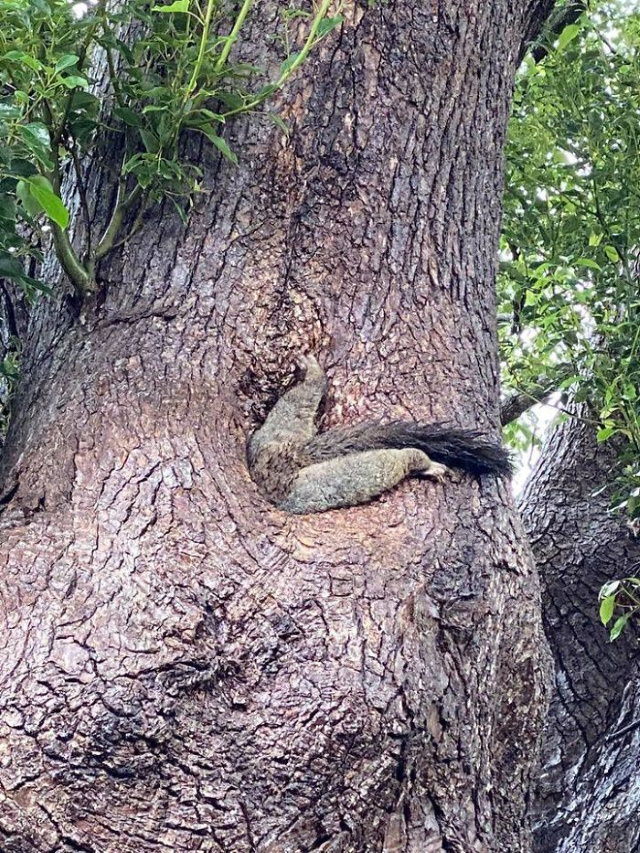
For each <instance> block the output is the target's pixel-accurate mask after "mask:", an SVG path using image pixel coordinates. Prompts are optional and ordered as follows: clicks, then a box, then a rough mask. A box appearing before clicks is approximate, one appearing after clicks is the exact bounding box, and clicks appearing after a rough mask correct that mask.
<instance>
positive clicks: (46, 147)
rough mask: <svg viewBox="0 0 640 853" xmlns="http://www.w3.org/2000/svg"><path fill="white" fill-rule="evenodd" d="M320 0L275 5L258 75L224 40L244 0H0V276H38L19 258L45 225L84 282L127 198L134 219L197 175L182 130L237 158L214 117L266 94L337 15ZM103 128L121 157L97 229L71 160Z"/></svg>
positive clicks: (30, 286)
mask: <svg viewBox="0 0 640 853" xmlns="http://www.w3.org/2000/svg"><path fill="white" fill-rule="evenodd" d="M330 5H331V2H330V0H318V3H317V5H316V6H315V7H314V8H313V9H312V11H304V10H302V9H297V10H295V9H287V10H286V14H284V15H283V16H282V26H283V28H284V37H283V39H282V43H283V44H285V45H286V48H287V49H286V55H285V56H284V61H283V62H282V65H281V66H280V69H279V71H278V72H277V73H276V75H275V77H274V78H273V79H270V80H269V79H267V81H266V83H265V84H264V85H262V86H260V85H259V84H256V82H255V80H256V78H258V77H259V76H260V75H261V73H262V72H261V71H260V69H258V68H255V67H253V66H250V65H247V64H244V63H241V62H233V61H232V60H231V52H232V49H233V48H234V46H239V47H242V39H241V36H242V31H243V26H244V25H245V24H246V22H247V19H248V17H249V15H250V12H251V10H252V0H243V2H241V3H239V4H237V5H236V6H233V7H230V6H229V4H227V3H224V2H223V0H175V2H170V3H165V4H162V3H157V4H156V5H154V4H152V3H148V2H146V0H122V2H118V3H107V2H106V0H97V2H95V3H94V4H93V5H85V4H75V5H71V4H70V3H69V2H68V0H0V15H1V17H2V22H3V26H2V30H1V32H0V132H1V134H2V138H3V142H2V145H1V147H0V276H3V277H6V278H10V279H13V280H15V281H17V282H18V283H19V284H20V285H22V286H23V287H24V288H26V289H27V291H29V292H30V293H31V292H33V291H34V290H36V289H38V288H40V287H41V285H40V284H39V283H38V282H37V281H36V280H35V279H33V278H31V277H29V276H27V275H26V274H25V272H24V268H23V264H22V263H21V260H22V259H23V258H25V257H26V256H28V255H30V254H33V252H34V251H35V249H34V247H35V246H37V245H38V242H39V237H40V238H41V237H42V232H43V231H44V230H45V228H49V229H51V231H52V235H53V241H54V245H55V249H56V252H57V254H58V257H59V259H60V262H61V264H62V266H63V267H64V269H65V271H66V272H67V274H68V276H69V278H70V279H71V281H72V282H73V284H74V285H75V287H76V289H77V291H78V292H79V293H81V294H86V293H87V292H91V291H92V290H94V289H95V280H94V269H95V265H96V263H97V262H98V261H99V260H100V259H101V258H102V257H104V256H105V255H106V254H107V253H108V252H109V251H111V250H112V249H113V248H114V247H115V246H117V245H119V244H120V242H121V240H122V239H123V237H122V233H121V232H122V226H123V221H124V219H125V215H126V214H127V212H128V211H130V210H133V209H134V208H137V214H138V222H139V221H140V217H141V216H142V215H143V213H144V210H145V208H146V206H147V205H148V204H151V203H153V202H156V201H158V200H159V199H161V198H170V199H171V200H173V201H174V202H175V203H176V206H177V207H178V209H179V210H180V211H182V208H183V206H184V203H185V201H186V200H187V199H188V198H189V197H190V196H191V194H192V193H193V192H194V191H196V190H197V189H198V180H199V177H200V172H199V170H198V168H197V166H195V165H194V164H192V163H188V162H186V160H185V159H184V157H183V156H182V155H181V147H180V143H181V140H182V137H183V136H184V133H185V131H191V132H193V133H197V134H200V135H202V136H203V137H205V138H206V139H207V140H208V141H209V142H210V143H211V144H212V145H214V146H215V147H216V148H217V149H218V150H219V151H220V152H221V154H222V155H223V156H224V157H226V158H228V159H229V160H231V161H233V162H234V163H235V162H236V160H237V155H236V153H235V152H233V151H231V149H230V148H229V145H228V143H227V142H226V140H225V139H224V137H223V136H222V129H223V127H224V125H225V123H226V122H227V121H228V120H229V119H230V118H231V117H232V116H236V115H239V114H241V113H246V112H250V111H252V110H255V109H257V108H258V107H260V106H261V105H262V104H263V103H264V102H265V101H267V100H268V99H269V98H270V97H272V96H273V95H274V93H275V92H277V91H278V90H279V89H280V88H282V86H284V85H285V83H286V82H287V81H288V80H289V78H290V77H291V76H292V74H294V73H295V71H296V69H297V68H299V66H300V65H301V64H302V63H303V62H304V60H305V59H306V58H307V56H308V55H309V52H310V51H311V50H312V49H313V48H314V47H315V45H317V43H318V42H319V41H320V40H321V39H322V38H324V37H325V36H326V35H327V34H328V33H329V32H331V30H332V29H333V28H335V27H336V26H338V25H339V24H340V22H341V20H342V19H341V17H340V16H339V15H334V16H333V17H330V16H329V7H330ZM299 20H301V21H302V22H303V27H302V29H303V30H304V35H303V38H302V41H301V44H300V46H299V48H298V49H297V50H294V49H292V48H291V45H292V44H293V43H294V42H295V39H294V38H293V36H292V34H291V32H290V27H292V25H294V24H295V23H296V22H298V21H299ZM252 52H253V53H254V54H255V53H256V51H255V50H253V47H252ZM263 76H264V75H263ZM274 119H275V120H276V121H277V120H278V118H277V116H274ZM105 139H108V141H109V145H110V146H115V147H116V149H120V150H121V151H122V164H121V168H120V181H119V190H118V196H117V202H116V204H115V206H114V209H113V215H112V217H111V220H110V222H109V224H108V225H107V227H106V229H105V231H104V232H103V233H102V234H101V235H95V234H93V233H92V221H91V216H90V213H89V209H88V202H87V197H86V188H85V185H84V179H85V176H84V172H83V165H82V160H83V158H84V157H85V156H86V155H87V154H88V153H90V152H92V151H95V150H96V148H97V146H99V145H100V144H102V145H104V144H105ZM67 168H71V169H72V170H74V172H75V181H76V185H77V187H78V191H79V195H80V201H81V204H80V210H81V213H82V215H83V217H84V234H85V245H84V246H83V247H82V249H81V250H80V251H78V249H77V248H76V247H75V246H72V244H71V241H70V239H69V236H68V234H69V231H70V230H71V231H72V233H73V232H75V231H77V229H75V228H71V229H70V224H71V225H73V224H74V223H70V212H69V210H68V209H67V207H65V205H64V203H63V202H62V200H61V197H60V189H61V183H62V178H63V175H64V173H65V170H66V169H67ZM43 221H45V222H46V225H45V226H44V228H43ZM25 226H27V227H26V228H25ZM134 229H135V225H134V226H133V228H129V229H128V230H127V233H128V234H130V233H131V231H132V230H134ZM27 234H28V235H29V238H27V236H26V235H27Z"/></svg>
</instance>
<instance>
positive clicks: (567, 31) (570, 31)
mask: <svg viewBox="0 0 640 853" xmlns="http://www.w3.org/2000/svg"><path fill="white" fill-rule="evenodd" d="M581 29H582V27H581V26H580V24H569V25H568V26H566V27H565V28H564V29H563V31H562V32H561V33H560V37H559V38H558V50H564V49H565V47H566V46H567V45H568V44H569V42H571V41H573V39H574V38H575V37H576V36H577V35H578V33H579V32H580V30H581Z"/></svg>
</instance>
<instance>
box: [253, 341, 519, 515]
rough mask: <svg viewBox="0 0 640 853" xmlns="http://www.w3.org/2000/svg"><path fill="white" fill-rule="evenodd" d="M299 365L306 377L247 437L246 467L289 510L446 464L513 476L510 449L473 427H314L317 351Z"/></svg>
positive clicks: (350, 502) (356, 500) (365, 497)
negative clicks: (463, 428)
mask: <svg viewBox="0 0 640 853" xmlns="http://www.w3.org/2000/svg"><path fill="white" fill-rule="evenodd" d="M300 365H301V367H302V368H303V370H304V371H305V376H304V379H303V380H302V381H301V382H299V383H298V384H297V385H295V386H294V387H293V388H291V389H290V390H289V391H287V392H286V393H285V394H283V395H282V397H280V399H279V400H278V401H277V402H276V404H275V405H274V407H273V408H272V409H271V411H270V412H269V415H268V416H267V419H266V420H265V422H264V424H263V425H262V426H261V427H260V429H258V430H257V431H256V432H255V433H254V434H253V435H252V436H251V438H250V439H249V442H248V445H247V460H248V463H249V471H250V473H251V476H252V477H253V479H254V481H255V482H256V483H257V485H258V486H259V487H260V489H261V491H262V492H263V494H264V495H265V497H267V498H268V499H269V500H270V501H271V502H272V503H274V504H275V505H276V506H278V507H279V508H280V509H283V510H285V511H286V512H291V513H308V512H322V511H324V510H328V509H336V508H338V507H348V506H355V505H356V504H361V503H366V502H368V501H370V500H372V499H373V498H375V497H377V496H378V495H380V494H382V492H385V491H387V490H388V489H391V488H393V487H394V486H396V485H397V484H398V483H400V482H401V481H402V480H404V479H405V477H409V476H412V475H420V476H426V477H431V478H433V479H435V480H438V481H442V479H443V478H444V475H445V473H446V471H447V467H449V466H451V467H456V468H462V469H463V470H465V471H469V472H470V473H473V474H502V475H509V474H510V473H511V471H512V466H511V460H510V458H509V454H508V453H507V452H506V451H505V450H504V448H502V447H501V446H500V445H499V444H496V443H494V442H492V441H490V440H489V439H487V438H484V437H483V436H482V434H481V433H479V432H477V431H475V430H462V429H458V428H455V427H450V426H447V425H446V424H419V423H412V422H405V421H392V422H391V423H388V424H378V423H364V424H357V425H355V426H350V427H337V428H334V429H331V430H328V431H327V432H324V433H320V434H318V433H317V429H316V425H315V423H316V417H317V414H318V410H319V408H320V403H321V402H322V398H323V396H324V393H325V390H326V378H325V375H324V371H323V370H322V368H321V367H320V365H319V364H318V362H317V360H316V359H315V358H314V357H313V356H304V357H303V358H301V359H300Z"/></svg>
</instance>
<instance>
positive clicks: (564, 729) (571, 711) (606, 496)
mask: <svg viewBox="0 0 640 853" xmlns="http://www.w3.org/2000/svg"><path fill="white" fill-rule="evenodd" d="M614 467H615V448H612V447H611V445H610V444H601V445H597V444H596V441H595V435H594V430H593V428H592V427H591V426H589V424H586V423H582V422H580V421H577V420H571V421H569V422H567V423H565V424H564V425H563V426H562V427H561V428H559V429H558V430H556V431H554V432H553V434H552V435H551V437H550V440H549V441H548V443H547V446H546V447H545V449H544V451H543V454H542V456H541V461H540V463H539V465H538V467H537V469H536V470H535V471H534V472H533V474H532V476H531V480H530V484H529V486H528V488H527V489H526V491H525V495H524V499H523V519H524V524H525V528H526V530H527V531H528V533H529V536H530V540H531V543H532V547H533V550H534V555H535V558H536V562H537V564H538V567H539V570H540V574H541V578H542V587H543V615H544V625H545V632H546V635H547V639H548V641H549V644H550V646H551V649H552V653H553V657H554V663H555V690H554V691H552V699H551V704H550V707H549V716H548V719H547V723H546V727H545V737H544V741H543V744H544V745H543V767H542V773H541V776H540V783H539V791H538V796H537V800H536V805H535V815H536V845H535V849H536V850H538V851H540V853H552V851H553V853H618V851H622V850H624V851H635V850H638V849H640V822H639V821H638V810H639V808H640V783H639V779H638V756H639V755H640V718H639V714H638V708H639V707H640V705H639V702H640V671H639V669H638V655H637V632H636V631H635V630H634V626H630V627H629V629H628V631H627V632H626V633H625V634H623V635H622V637H621V638H620V639H618V640H616V642H615V643H610V642H609V639H608V632H607V631H606V630H605V629H604V628H603V627H602V625H601V624H600V622H599V619H598V591H599V589H600V587H601V585H602V584H603V583H604V582H605V581H607V580H612V579H614V578H617V577H624V576H627V575H630V574H636V573H637V570H638V564H639V563H640V543H639V542H638V541H637V540H636V539H634V538H633V537H632V536H631V535H630V531H629V528H628V526H627V525H626V524H625V522H624V519H623V518H620V517H619V516H616V515H612V514H611V513H610V512H609V504H610V494H611V493H610V489H608V488H606V487H607V483H610V481H611V472H612V470H614Z"/></svg>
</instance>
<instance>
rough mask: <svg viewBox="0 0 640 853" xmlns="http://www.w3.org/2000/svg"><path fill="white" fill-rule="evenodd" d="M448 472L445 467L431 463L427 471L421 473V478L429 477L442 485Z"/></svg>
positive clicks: (438, 463) (437, 463)
mask: <svg viewBox="0 0 640 853" xmlns="http://www.w3.org/2000/svg"><path fill="white" fill-rule="evenodd" d="M448 470H449V469H448V468H447V466H446V465H441V464H440V462H432V463H431V465H430V466H429V467H428V468H427V470H426V471H423V472H422V476H423V477H429V478H431V479H432V480H435V481H436V482H437V483H444V481H445V479H446V474H447V471H448Z"/></svg>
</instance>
